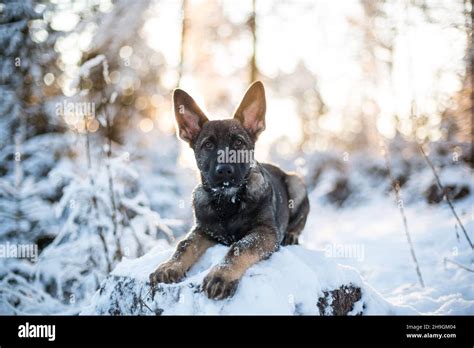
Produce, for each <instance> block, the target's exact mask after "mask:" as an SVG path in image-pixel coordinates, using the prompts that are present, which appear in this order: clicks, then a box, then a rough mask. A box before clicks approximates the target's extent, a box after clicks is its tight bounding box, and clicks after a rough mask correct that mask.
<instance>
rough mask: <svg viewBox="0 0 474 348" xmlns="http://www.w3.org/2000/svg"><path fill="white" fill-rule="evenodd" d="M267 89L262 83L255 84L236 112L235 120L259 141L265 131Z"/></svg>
mask: <svg viewBox="0 0 474 348" xmlns="http://www.w3.org/2000/svg"><path fill="white" fill-rule="evenodd" d="M266 108H267V104H266V101H265V89H264V88H263V83H261V82H260V81H256V82H254V83H253V84H252V85H251V86H250V87H249V89H248V90H247V92H245V96H244V98H243V99H242V101H241V102H240V105H239V107H238V108H237V110H236V111H235V114H234V118H235V119H237V120H239V121H240V123H242V125H243V126H244V128H245V129H247V131H249V133H250V134H251V135H252V136H253V138H254V140H257V138H258V136H259V134H260V133H262V132H263V131H264V129H265V111H266Z"/></svg>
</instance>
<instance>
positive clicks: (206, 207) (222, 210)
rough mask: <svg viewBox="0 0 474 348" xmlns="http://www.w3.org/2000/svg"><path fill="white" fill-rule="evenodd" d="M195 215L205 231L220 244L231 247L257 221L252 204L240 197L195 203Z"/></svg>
mask: <svg viewBox="0 0 474 348" xmlns="http://www.w3.org/2000/svg"><path fill="white" fill-rule="evenodd" d="M194 210H195V211H194V213H195V215H196V220H197V221H198V223H199V225H200V226H201V227H202V228H203V230H204V231H205V232H206V233H207V234H208V235H209V236H210V237H212V238H213V239H215V240H217V241H218V242H220V243H222V244H225V245H230V244H232V243H234V242H236V241H238V240H240V239H241V238H242V237H244V236H245V235H246V234H247V233H248V231H249V230H250V229H251V227H252V220H254V219H255V216H254V215H255V214H254V213H253V209H252V204H249V203H248V202H245V201H243V200H242V199H240V198H239V197H238V196H233V197H226V198H223V199H221V200H213V201H211V200H209V201H205V202H204V201H198V202H196V201H195V206H194Z"/></svg>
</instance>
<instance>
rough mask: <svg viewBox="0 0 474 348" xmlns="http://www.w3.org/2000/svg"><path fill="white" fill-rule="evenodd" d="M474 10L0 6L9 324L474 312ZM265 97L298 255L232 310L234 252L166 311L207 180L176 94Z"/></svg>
mask: <svg viewBox="0 0 474 348" xmlns="http://www.w3.org/2000/svg"><path fill="white" fill-rule="evenodd" d="M473 6H474V2H473V1H472V0H373V1H372V0H348V1H345V0H344V1H342V0H341V1H325V0H316V1H309V0H308V1H296V0H295V1H292V0H275V1H264V0H245V1H231V0H220V1H218V0H138V1H133V0H115V1H114V0H52V1H44V0H2V1H0V59H1V63H0V314H3V315H5V314H8V315H23V314H66V315H79V314H114V315H115V314H151V315H155V314H315V315H333V314H336V315H339V314H353V315H356V314H415V315H418V314H441V315H453V314H468V315H474V246H473V243H474V215H473V207H474V180H473V167H474V158H473V156H474V153H473V149H472V140H473V137H472V119H473V113H474V109H473V100H474V90H473V67H474V45H473V37H472V23H473V19H474V11H473ZM257 80H260V81H262V82H263V83H264V85H265V90H266V98H267V113H266V124H267V128H266V130H265V132H263V133H262V135H261V137H260V139H259V141H258V143H257V145H256V154H255V156H256V159H257V160H258V161H260V162H270V163H275V164H277V165H278V166H280V167H281V168H283V169H284V170H287V171H294V172H297V173H299V174H300V175H301V176H302V177H303V178H304V181H305V183H306V185H307V188H308V192H309V200H310V205H311V211H310V215H309V217H308V221H307V224H306V227H305V229H304V231H303V234H302V236H301V238H300V245H298V246H291V247H282V248H281V250H280V251H278V252H276V253H275V254H274V255H272V257H271V258H270V259H268V260H265V261H262V262H261V263H259V264H257V265H255V266H254V267H252V268H251V269H249V270H248V272H247V273H246V275H245V276H244V278H243V279H242V282H241V284H240V286H239V289H238V291H237V293H236V294H235V296H234V297H233V298H231V299H228V300H226V301H223V302H218V301H214V300H209V299H207V298H206V297H205V296H204V295H203V294H202V293H201V292H200V289H199V284H200V283H201V281H202V278H203V277H204V275H205V274H206V270H208V269H209V267H210V265H212V264H213V263H215V262H217V261H218V259H219V258H221V257H222V255H224V254H225V252H226V247H224V246H216V247H213V248H211V249H210V250H209V251H208V252H207V253H206V255H205V256H204V257H203V259H202V261H200V262H199V263H198V264H196V267H194V268H193V269H192V272H190V274H189V279H188V280H186V281H185V282H184V283H180V284H176V285H162V286H160V288H159V289H158V290H157V293H155V290H154V289H151V288H150V284H149V283H148V274H149V273H150V272H151V271H153V270H154V269H155V268H156V267H157V265H158V264H159V263H160V262H162V261H164V260H165V259H166V258H167V257H168V256H169V253H170V252H171V250H172V249H173V248H174V247H175V245H176V243H177V242H178V241H179V240H180V239H181V238H182V237H183V236H184V235H185V234H186V233H187V232H188V231H189V229H190V227H191V226H192V225H193V215H192V207H191V192H192V190H193V187H194V186H195V185H196V184H197V183H198V181H199V176H198V172H197V167H196V163H195V159H194V156H193V153H192V150H191V149H190V148H189V146H188V145H187V144H185V143H184V142H182V141H181V140H179V139H178V137H177V136H176V129H175V120H174V114H173V112H172V100H171V95H172V91H173V90H174V89H175V88H177V87H179V88H182V89H184V90H186V91H188V92H189V93H190V94H191V95H192V96H193V97H194V98H195V99H196V101H197V102H198V103H199V104H200V106H202V107H203V108H204V110H205V111H206V114H207V115H208V117H210V118H211V119H221V118H229V117H232V112H233V110H234V109H235V107H236V106H237V105H238V103H239V101H240V100H241V98H242V95H243V93H244V92H245V90H246V88H247V87H248V86H249V85H250V83H252V82H253V81H257ZM27 251H30V252H29V253H27ZM21 252H25V253H26V254H28V255H26V254H25V255H22V253H21ZM346 295H347V296H349V297H351V301H352V302H351V305H350V306H349V308H341V306H339V307H337V305H335V303H336V302H337V299H338V298H340V297H343V296H346Z"/></svg>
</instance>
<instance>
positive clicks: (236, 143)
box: [234, 139, 244, 147]
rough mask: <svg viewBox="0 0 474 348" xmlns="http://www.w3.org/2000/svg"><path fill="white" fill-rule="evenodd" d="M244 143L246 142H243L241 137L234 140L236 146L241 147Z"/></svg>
mask: <svg viewBox="0 0 474 348" xmlns="http://www.w3.org/2000/svg"><path fill="white" fill-rule="evenodd" d="M243 144H244V142H243V141H242V140H240V139H236V140H235V141H234V146H235V147H241V146H242V145H243Z"/></svg>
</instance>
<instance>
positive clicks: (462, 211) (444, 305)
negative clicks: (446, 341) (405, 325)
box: [301, 165, 474, 315]
mask: <svg viewBox="0 0 474 348" xmlns="http://www.w3.org/2000/svg"><path fill="white" fill-rule="evenodd" d="M440 173H441V180H442V182H443V183H444V184H445V185H448V184H451V183H453V184H454V183H456V184H464V185H466V186H467V187H469V189H470V192H471V194H470V195H469V196H467V197H466V198H464V199H462V200H458V201H455V202H454V205H455V208H456V211H457V212H458V214H459V215H460V218H461V221H462V222H463V224H464V226H465V228H466V230H467V232H468V234H469V236H470V238H471V240H473V239H474V233H473V231H474V215H473V207H474V197H473V195H472V192H474V181H473V174H472V170H471V169H469V168H468V167H467V166H462V165H453V166H447V167H445V168H442V170H440ZM351 175H352V176H355V177H356V178H355V181H357V180H359V181H360V182H359V183H358V185H359V187H361V186H363V181H364V182H365V185H367V181H368V179H367V178H364V174H363V173H357V172H355V173H354V172H353V173H352V174H351ZM331 179H332V178H331V177H330V175H328V176H326V177H323V179H322V180H321V182H320V184H319V185H317V186H316V188H315V189H314V190H313V191H312V192H311V194H310V201H311V214H310V216H309V219H308V222H307V225H306V228H305V231H304V233H303V236H302V239H301V244H302V245H304V246H305V247H307V248H309V249H315V250H321V249H323V250H325V251H326V255H327V256H329V257H334V258H335V260H336V262H338V263H340V264H344V265H350V266H352V267H355V268H357V269H358V270H359V271H360V272H361V274H362V276H363V278H364V279H365V280H366V281H367V282H368V283H369V284H371V285H372V286H373V287H374V288H375V289H377V290H378V291H379V292H380V293H381V294H382V296H383V297H384V298H385V299H386V300H388V301H389V302H391V303H392V304H397V305H407V306H411V307H413V308H414V309H416V310H417V311H418V312H420V313H423V314H471V315H472V314H474V273H473V272H472V268H473V267H472V264H473V262H474V253H473V250H472V249H471V248H470V246H469V244H468V243H467V241H466V238H465V236H464V234H463V233H462V231H461V229H460V228H459V226H456V225H457V222H456V220H455V217H454V216H453V214H452V212H451V210H450V208H449V206H448V204H447V202H445V201H443V202H441V203H439V204H434V205H429V204H428V203H427V202H426V200H425V197H424V196H423V192H424V191H425V190H426V188H427V187H428V186H429V185H430V184H431V183H432V182H433V181H434V179H433V173H432V172H431V171H430V170H429V168H427V167H426V165H425V168H423V167H421V168H420V169H419V170H418V171H417V172H415V173H414V174H412V175H411V176H410V178H409V180H408V182H407V183H406V185H404V186H403V187H402V190H401V194H402V200H404V201H405V203H404V205H403V207H404V210H405V214H406V218H407V223H408V228H409V231H410V234H411V238H412V240H413V244H414V250H415V253H416V257H417V259H418V262H419V265H420V270H421V274H422V277H423V280H424V283H425V288H422V287H421V286H420V283H419V281H418V277H417V274H416V271H415V265H414V263H413V261H412V257H411V254H410V248H409V244H408V242H407V239H406V235H405V230H404V227H403V222H402V216H401V214H400V210H399V208H398V206H397V203H396V199H395V195H394V194H393V193H392V192H386V190H384V189H382V187H383V185H382V184H381V183H378V184H377V185H375V184H374V185H373V186H365V187H362V190H363V191H364V192H365V194H364V196H365V197H363V198H360V199H358V200H353V201H349V203H348V205H347V206H343V207H342V208H335V207H334V205H330V204H327V203H325V199H324V195H325V194H326V192H327V190H328V187H327V185H326V184H328V182H329V181H330V180H331ZM369 182H370V181H369ZM457 235H458V236H459V238H457ZM344 250H346V252H345V253H344ZM445 259H448V260H451V261H455V262H457V263H459V264H461V265H463V266H466V267H467V268H469V269H471V271H467V270H465V269H462V268H460V267H458V266H456V265H454V264H453V263H452V262H450V261H445Z"/></svg>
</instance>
